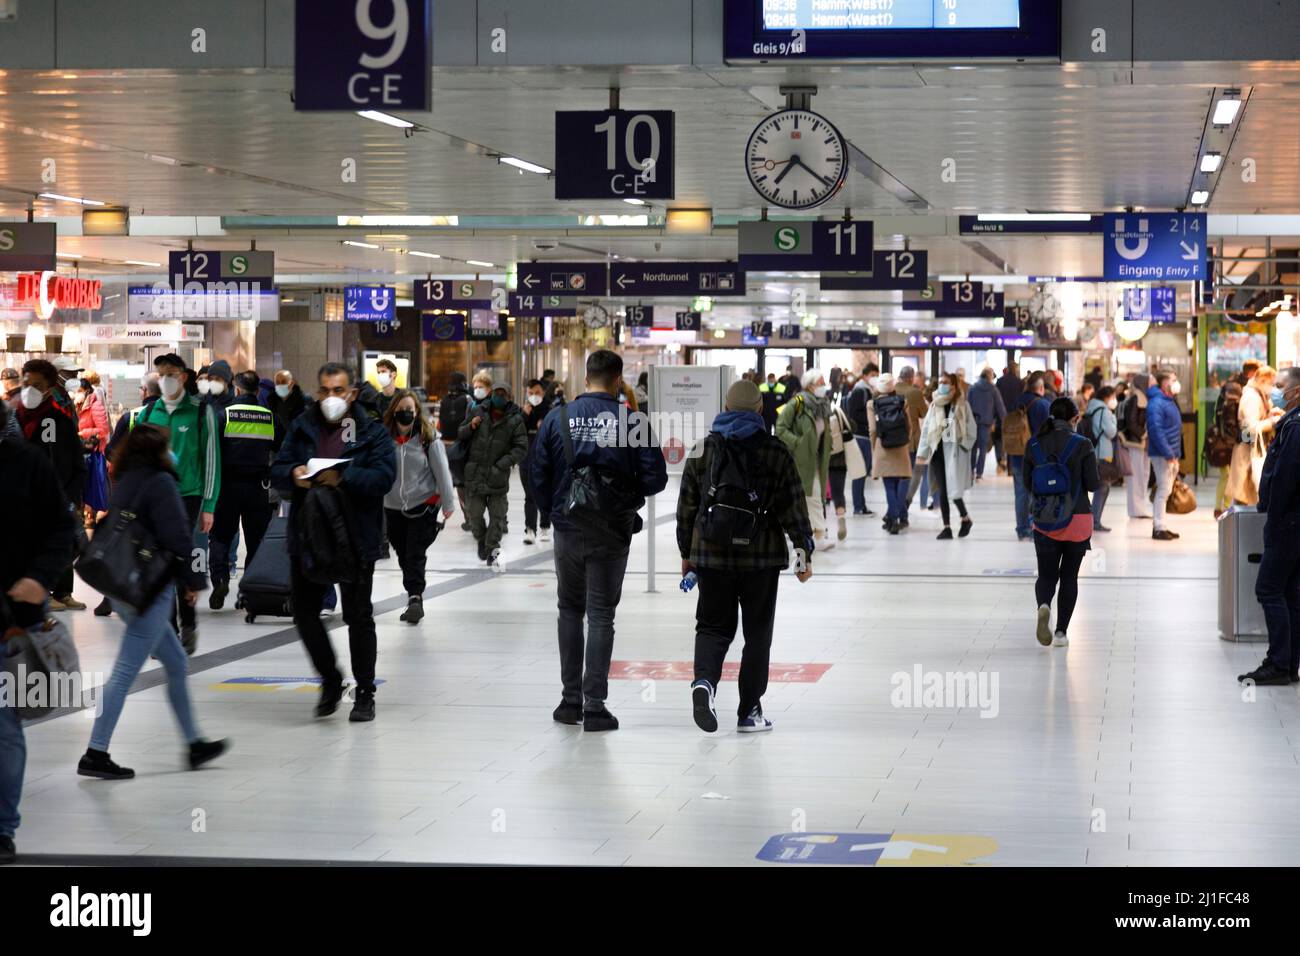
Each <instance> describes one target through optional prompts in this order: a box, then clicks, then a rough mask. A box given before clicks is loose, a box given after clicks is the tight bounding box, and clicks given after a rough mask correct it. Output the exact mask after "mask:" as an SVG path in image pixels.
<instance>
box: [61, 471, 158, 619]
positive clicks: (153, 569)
mask: <svg viewBox="0 0 1300 956" xmlns="http://www.w3.org/2000/svg"><path fill="white" fill-rule="evenodd" d="M143 495H144V488H141V490H140V493H139V494H137V495H136V497H135V499H134V500H133V501H132V502H131V503H130V504H129V505H128V506H127V507H125V508H120V509H115V510H113V511H110V512H109V513H108V515H107V516H106V517H105V518H104V520H103V521H101V522H100V523H99V525H98V526H97V527H96V529H95V536H94V537H93V538H91V539H90V543H89V544H87V545H86V548H85V550H84V551H83V552H82V553H81V556H80V557H79V558H78V559H77V562H76V564H75V565H74V569H75V570H76V572H77V574H78V575H79V576H80V578H81V580H83V581H85V582H86V583H87V584H89V585H90V586H91V587H92V588H94V589H95V590H96V591H98V592H99V593H100V594H103V595H105V596H106V597H110V598H113V599H114V600H117V601H121V602H122V603H123V604H126V605H128V606H130V607H131V608H134V609H135V612H136V613H137V614H142V613H144V611H145V610H146V609H147V608H148V607H149V605H150V604H152V603H153V601H154V598H156V597H157V596H158V594H159V593H160V592H161V591H162V589H163V588H164V587H166V585H167V582H168V581H170V580H171V578H172V575H173V573H174V570H175V567H174V562H175V560H176V557H177V556H176V555H173V554H172V553H171V552H169V551H165V550H163V549H162V548H160V547H158V544H157V539H156V538H155V537H154V534H153V532H152V531H151V530H150V529H149V528H147V527H145V526H144V523H143V522H141V521H140V518H139V516H138V515H137V514H136V508H137V507H139V503H140V500H141V498H142V497H143Z"/></svg>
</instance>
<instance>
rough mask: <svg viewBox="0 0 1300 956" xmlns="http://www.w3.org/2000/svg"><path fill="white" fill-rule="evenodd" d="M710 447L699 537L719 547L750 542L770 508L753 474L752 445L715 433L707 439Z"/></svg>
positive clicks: (706, 441) (759, 529)
mask: <svg viewBox="0 0 1300 956" xmlns="http://www.w3.org/2000/svg"><path fill="white" fill-rule="evenodd" d="M704 441H705V446H706V447H707V448H708V449H709V450H710V452H711V453H712V454H711V458H710V467H709V487H708V489H707V490H706V491H705V493H704V498H703V500H702V501H701V503H700V511H699V520H698V522H697V525H696V527H698V529H699V532H700V539H701V540H703V541H707V542H709V543H710V544H712V545H716V546H719V547H724V548H725V547H731V546H736V545H739V546H747V545H749V544H750V543H751V542H752V541H753V540H754V539H755V538H756V537H757V536H758V533H759V532H760V531H761V530H762V527H763V522H764V521H765V520H766V517H767V511H766V510H765V509H764V508H763V502H762V499H761V496H760V495H759V493H758V490H757V489H756V488H755V487H754V483H753V477H754V476H755V475H756V474H757V468H756V467H755V466H754V463H753V456H752V455H751V454H750V451H749V449H748V448H747V447H746V446H745V445H744V444H743V443H742V442H738V441H732V440H729V439H726V438H723V437H722V436H721V435H719V434H717V433H714V434H711V435H709V437H708V438H706V439H705V440H704Z"/></svg>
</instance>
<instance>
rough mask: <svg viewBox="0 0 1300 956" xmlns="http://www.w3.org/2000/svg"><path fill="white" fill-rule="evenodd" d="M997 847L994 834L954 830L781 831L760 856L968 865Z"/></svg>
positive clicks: (828, 862) (773, 860)
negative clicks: (978, 834)
mask: <svg viewBox="0 0 1300 956" xmlns="http://www.w3.org/2000/svg"><path fill="white" fill-rule="evenodd" d="M997 848H998V843H997V841H996V840H994V839H993V838H992V837H985V836H968V835H965V834H954V833H779V834H777V835H776V836H774V837H772V838H771V839H770V840H768V841H767V843H766V844H765V845H764V846H763V848H762V849H761V850H759V851H758V855H757V856H756V857H755V859H758V860H765V861H767V862H769V863H820V864H823V865H829V866H962V865H965V864H969V863H971V862H972V861H974V860H975V858H976V857H984V856H989V855H990V854H992V853H995V852H996V851H997Z"/></svg>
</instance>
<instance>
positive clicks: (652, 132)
mask: <svg viewBox="0 0 1300 956" xmlns="http://www.w3.org/2000/svg"><path fill="white" fill-rule="evenodd" d="M673 119H674V114H673V112H672V110H643V111H640V112H637V111H632V110H569V111H562V112H557V113H556V114H555V198H556V199H672V198H673V196H674V187H673V132H674V123H673Z"/></svg>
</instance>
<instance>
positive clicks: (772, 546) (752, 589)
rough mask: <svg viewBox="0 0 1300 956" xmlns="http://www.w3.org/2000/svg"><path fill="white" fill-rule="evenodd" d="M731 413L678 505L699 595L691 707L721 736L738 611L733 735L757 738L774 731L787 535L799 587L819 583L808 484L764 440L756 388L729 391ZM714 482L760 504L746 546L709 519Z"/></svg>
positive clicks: (706, 446)
mask: <svg viewBox="0 0 1300 956" xmlns="http://www.w3.org/2000/svg"><path fill="white" fill-rule="evenodd" d="M726 409H727V410H726V411H725V412H723V413H722V414H721V415H719V416H718V417H717V418H716V419H714V422H713V428H712V430H711V431H710V434H709V436H708V438H706V439H705V440H704V442H703V443H702V446H697V448H696V449H695V450H694V451H693V452H692V454H691V456H690V457H689V458H688V459H687V461H686V469H685V471H684V472H683V473H682V486H681V492H680V494H679V495H678V497H677V547H678V550H679V551H681V555H682V575H683V576H685V575H687V574H688V573H690V572H691V571H694V572H695V575H696V577H697V578H698V579H699V588H700V595H699V603H698V604H697V605H696V608H695V682H694V683H693V684H691V702H692V706H693V709H694V712H695V724H696V726H698V727H699V728H700V729H701V730H703V731H705V732H707V733H713V732H714V731H715V730H717V729H718V713H717V709H716V707H715V706H714V702H715V696H716V694H717V689H718V682H719V681H720V680H721V679H722V662H723V659H724V658H726V656H727V648H729V647H730V646H731V642H732V641H733V640H735V638H736V620H737V614H736V609H737V608H738V607H739V609H740V613H741V614H742V615H743V620H744V627H745V651H744V654H743V655H742V657H741V659H740V708H739V710H738V711H737V725H736V729H737V731H739V732H740V733H758V732H760V731H765V730H771V729H772V722H771V721H770V720H768V719H767V718H766V717H764V716H763V706H762V700H763V694H764V693H765V692H766V691H767V668H768V660H769V658H770V656H771V651H772V625H773V622H774V621H775V619H776V590H777V584H778V582H779V581H780V576H781V570H782V569H783V568H786V567H789V565H790V554H789V552H788V551H787V550H786V546H785V540H784V537H783V536H786V537H789V539H790V541H791V542H792V543H793V544H794V546H795V549H796V554H798V555H799V557H798V558H797V559H796V562H795V572H796V574H797V575H798V578H799V580H800V581H807V580H808V578H809V577H811V576H812V564H811V557H812V552H813V532H812V524H811V522H810V521H809V520H808V508H807V504H806V501H805V497H804V492H803V480H802V479H801V478H800V477H799V472H798V470H797V469H796V468H795V464H794V458H793V457H792V456H791V454H790V451H789V449H787V448H786V446H785V443H784V442H783V441H781V440H780V439H779V438H774V437H773V436H771V435H769V434H767V429H766V428H765V427H764V425H763V417H762V411H763V396H762V394H761V393H760V392H759V390H758V388H757V387H755V385H754V383H753V382H745V381H741V382H736V383H735V384H734V385H732V386H731V388H729V389H728V390H727V399H726ZM720 456H721V457H720ZM715 467H716V471H715ZM715 475H716V477H717V480H718V481H719V482H720V486H721V483H722V482H725V481H727V480H728V478H734V479H736V480H737V481H743V482H745V485H744V489H743V490H747V491H750V492H752V493H753V494H754V495H756V496H757V497H756V499H755V500H754V501H753V504H752V507H753V508H754V509H755V514H757V521H756V524H755V526H754V533H753V534H752V535H750V534H748V533H747V532H746V533H745V534H744V543H743V544H741V543H737V542H736V540H735V537H734V536H733V537H731V538H729V539H728V538H726V537H725V535H721V536H720V535H719V533H718V531H716V530H714V529H713V526H712V525H711V524H710V523H709V522H708V520H707V519H706V517H705V512H706V510H707V509H708V508H709V506H710V505H712V504H714V503H715V502H714V501H713V500H711V498H710V494H709V489H710V484H711V483H712V481H713V480H714V477H715ZM719 500H720V499H719ZM721 503H722V504H724V505H728V504H734V503H732V502H725V501H724V502H721ZM723 530H725V529H723Z"/></svg>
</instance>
